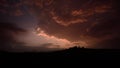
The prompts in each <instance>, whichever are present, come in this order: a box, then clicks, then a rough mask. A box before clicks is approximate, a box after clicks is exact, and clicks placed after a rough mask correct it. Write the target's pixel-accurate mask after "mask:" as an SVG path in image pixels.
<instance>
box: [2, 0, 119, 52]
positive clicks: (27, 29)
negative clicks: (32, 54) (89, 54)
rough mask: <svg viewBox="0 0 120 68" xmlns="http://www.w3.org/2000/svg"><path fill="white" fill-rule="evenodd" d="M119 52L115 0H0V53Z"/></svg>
mask: <svg viewBox="0 0 120 68" xmlns="http://www.w3.org/2000/svg"><path fill="white" fill-rule="evenodd" d="M73 46H80V47H85V48H108V49H109V48H110V49H117V48H118V49H120V7H119V0H0V50H5V51H52V50H60V49H66V48H70V47H73Z"/></svg>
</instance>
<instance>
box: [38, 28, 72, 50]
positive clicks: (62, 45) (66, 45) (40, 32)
mask: <svg viewBox="0 0 120 68" xmlns="http://www.w3.org/2000/svg"><path fill="white" fill-rule="evenodd" d="M36 32H37V35H38V36H42V37H44V38H45V39H46V40H50V41H53V43H54V44H57V45H60V46H59V48H69V47H71V44H72V43H71V42H70V41H68V40H66V39H59V38H57V37H55V36H49V35H47V34H46V33H45V32H44V31H43V30H41V29H40V28H37V29H36ZM51 47H52V48H54V46H51Z"/></svg>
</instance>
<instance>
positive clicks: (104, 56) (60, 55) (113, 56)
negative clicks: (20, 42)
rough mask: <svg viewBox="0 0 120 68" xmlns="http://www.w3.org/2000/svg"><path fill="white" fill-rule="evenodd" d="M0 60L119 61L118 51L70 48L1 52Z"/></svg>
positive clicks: (119, 54)
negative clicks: (52, 50) (47, 51)
mask: <svg viewBox="0 0 120 68" xmlns="http://www.w3.org/2000/svg"><path fill="white" fill-rule="evenodd" d="M0 60H2V61H10V62H11V61H16V60H17V61H24V62H29V61H35V62H36V61H38V62H42V61H48V62H56V61H57V62H63V61H79V60H120V50H119V49H118V50H111V49H107V50H106V49H84V48H70V49H68V50H63V51H56V52H49V53H39V52H35V53H31V52H26V53H8V52H1V53H0Z"/></svg>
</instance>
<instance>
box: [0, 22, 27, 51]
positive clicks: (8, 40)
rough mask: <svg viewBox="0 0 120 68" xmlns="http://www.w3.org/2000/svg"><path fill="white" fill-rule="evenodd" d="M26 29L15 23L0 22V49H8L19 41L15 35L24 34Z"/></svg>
mask: <svg viewBox="0 0 120 68" xmlns="http://www.w3.org/2000/svg"><path fill="white" fill-rule="evenodd" d="M26 32H27V31H26V30H24V29H22V28H19V27H18V26H17V25H15V24H12V23H7V22H0V49H1V50H8V49H11V48H12V47H13V48H14V45H19V44H20V43H21V42H19V41H18V40H17V36H19V35H23V34H25V33H26Z"/></svg>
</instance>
